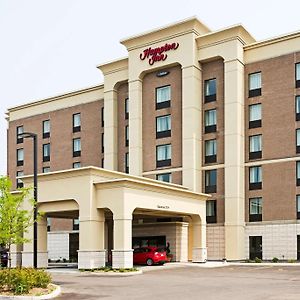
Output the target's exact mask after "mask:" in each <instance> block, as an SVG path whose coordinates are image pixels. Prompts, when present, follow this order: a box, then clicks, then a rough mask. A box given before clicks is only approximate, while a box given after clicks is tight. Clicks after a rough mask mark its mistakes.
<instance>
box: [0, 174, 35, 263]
mask: <svg viewBox="0 0 300 300" xmlns="http://www.w3.org/2000/svg"><path fill="white" fill-rule="evenodd" d="M11 186H12V182H11V180H10V179H9V178H8V177H5V176H1V177H0V245H4V246H5V247H6V248H7V249H8V267H9V269H10V268H11V254H10V251H11V245H13V244H16V245H20V244H23V243H28V242H29V241H30V240H28V239H26V238H24V237H23V233H24V232H27V231H28V228H29V227H30V226H32V225H33V208H34V206H35V205H36V204H35V202H34V200H33V199H30V198H29V196H30V193H31V189H30V188H19V189H17V191H16V192H14V193H12V192H11ZM25 199H26V201H27V199H29V202H28V203H29V210H26V209H24V208H23V203H24V201H25Z"/></svg>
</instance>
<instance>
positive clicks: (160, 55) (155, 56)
mask: <svg viewBox="0 0 300 300" xmlns="http://www.w3.org/2000/svg"><path fill="white" fill-rule="evenodd" d="M178 47H179V43H172V44H168V43H166V44H165V45H164V46H161V47H157V48H153V49H152V48H151V47H149V48H147V49H145V50H144V51H143V52H142V53H141V54H140V59H141V60H145V59H146V58H147V59H148V62H149V65H151V66H152V65H153V64H154V63H155V62H157V61H165V60H166V59H167V57H168V54H166V52H168V51H170V50H176V49H177V48H178Z"/></svg>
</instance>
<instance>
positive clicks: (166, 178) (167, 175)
mask: <svg viewBox="0 0 300 300" xmlns="http://www.w3.org/2000/svg"><path fill="white" fill-rule="evenodd" d="M156 180H159V181H164V182H171V181H172V175H171V173H163V174H157V175H156Z"/></svg>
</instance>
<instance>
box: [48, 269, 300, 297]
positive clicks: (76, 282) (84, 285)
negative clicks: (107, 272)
mask: <svg viewBox="0 0 300 300" xmlns="http://www.w3.org/2000/svg"><path fill="white" fill-rule="evenodd" d="M52 276H53V279H54V282H55V283H57V284H60V285H61V287H62V295H61V296H60V297H58V298H56V299H72V300H73V299H74V300H75V299H82V300H84V299H128V300H133V299H143V300H144V299H151V300H152V299H164V300H168V299H172V300H174V299H177V300H181V299H189V300H190V299H197V300H199V299H204V300H219V299H220V300H227V299H228V300H229V299H230V300H235V299H237V300H240V299H243V300H248V299H249V300H250V299H251V300H253V299H258V300H261V299H262V300H275V299H276V300H285V299H286V300H292V299H293V300H294V299H295V300H298V299H300V267H298V266H297V267H296V266H293V267H292V266H291V267H281V266H253V267H252V266H251V267H249V266H227V267H221V268H201V267H197V266H179V267H174V268H163V267H162V268H160V267H158V269H154V270H153V269H150V270H148V271H146V272H145V273H144V274H143V275H137V276H131V277H97V276H96V275H90V274H89V275H86V274H82V273H76V272H74V273H73V274H72V273H70V274H59V273H53V274H52Z"/></svg>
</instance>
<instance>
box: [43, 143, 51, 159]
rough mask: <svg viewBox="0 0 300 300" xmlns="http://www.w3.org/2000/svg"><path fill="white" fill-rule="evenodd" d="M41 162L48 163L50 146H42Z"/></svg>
mask: <svg viewBox="0 0 300 300" xmlns="http://www.w3.org/2000/svg"><path fill="white" fill-rule="evenodd" d="M43 161H44V162H45V161H50V144H44V145H43Z"/></svg>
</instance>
